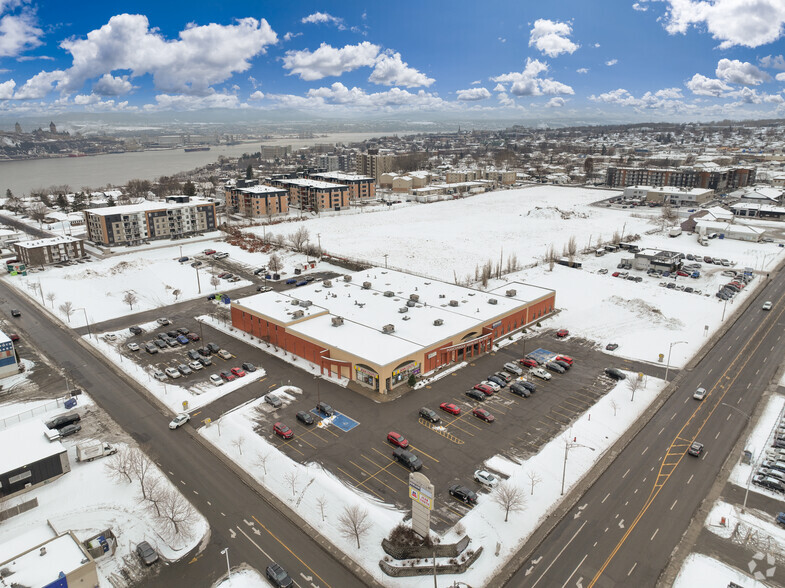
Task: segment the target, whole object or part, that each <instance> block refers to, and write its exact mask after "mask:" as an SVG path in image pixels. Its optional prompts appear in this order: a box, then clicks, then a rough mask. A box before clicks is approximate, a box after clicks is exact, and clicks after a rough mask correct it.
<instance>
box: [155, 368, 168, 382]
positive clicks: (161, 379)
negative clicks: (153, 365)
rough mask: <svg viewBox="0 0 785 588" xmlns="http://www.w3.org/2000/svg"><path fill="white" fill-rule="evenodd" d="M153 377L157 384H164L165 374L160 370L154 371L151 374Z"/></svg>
mask: <svg viewBox="0 0 785 588" xmlns="http://www.w3.org/2000/svg"><path fill="white" fill-rule="evenodd" d="M153 377H154V378H155V379H156V380H158V381H159V382H165V381H166V374H165V373H163V372H162V371H160V370H155V371H154V372H153Z"/></svg>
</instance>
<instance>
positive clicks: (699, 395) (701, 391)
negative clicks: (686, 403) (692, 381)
mask: <svg viewBox="0 0 785 588" xmlns="http://www.w3.org/2000/svg"><path fill="white" fill-rule="evenodd" d="M706 394H708V392H706V388H698V389H697V390H695V393H694V394H693V395H692V397H693V398H694V399H695V400H703V399H704V398H706Z"/></svg>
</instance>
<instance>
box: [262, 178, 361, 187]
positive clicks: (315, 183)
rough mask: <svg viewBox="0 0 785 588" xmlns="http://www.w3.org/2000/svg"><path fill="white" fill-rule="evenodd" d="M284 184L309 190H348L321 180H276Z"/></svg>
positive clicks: (342, 185)
mask: <svg viewBox="0 0 785 588" xmlns="http://www.w3.org/2000/svg"><path fill="white" fill-rule="evenodd" d="M275 181H276V182H280V183H282V184H293V185H295V186H307V187H308V188H346V187H347V186H346V185H344V184H333V183H332V182H320V181H319V180H308V179H305V178H294V179H291V180H275Z"/></svg>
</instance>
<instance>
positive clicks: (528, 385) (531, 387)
mask: <svg viewBox="0 0 785 588" xmlns="http://www.w3.org/2000/svg"><path fill="white" fill-rule="evenodd" d="M518 385H519V386H523V387H524V388H526V389H527V390H528V391H529V392H531V393H532V394H534V393H535V392H536V391H537V386H535V385H534V384H532V383H531V382H527V381H526V380H518Z"/></svg>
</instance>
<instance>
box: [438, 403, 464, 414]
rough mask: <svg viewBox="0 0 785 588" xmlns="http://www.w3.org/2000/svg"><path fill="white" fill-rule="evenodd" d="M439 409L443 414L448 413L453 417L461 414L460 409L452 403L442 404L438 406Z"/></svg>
mask: <svg viewBox="0 0 785 588" xmlns="http://www.w3.org/2000/svg"><path fill="white" fill-rule="evenodd" d="M439 408H441V409H442V410H443V411H444V412H449V413H450V414H454V415H459V414H461V409H460V407H458V406H456V405H455V404H453V403H452V402H442V403H441V404H440V405H439Z"/></svg>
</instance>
